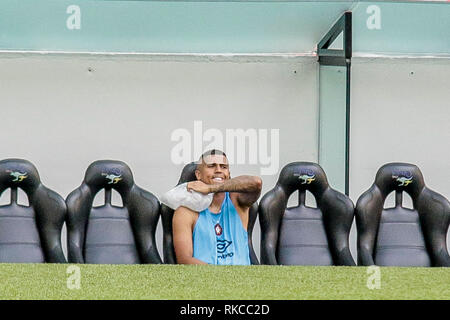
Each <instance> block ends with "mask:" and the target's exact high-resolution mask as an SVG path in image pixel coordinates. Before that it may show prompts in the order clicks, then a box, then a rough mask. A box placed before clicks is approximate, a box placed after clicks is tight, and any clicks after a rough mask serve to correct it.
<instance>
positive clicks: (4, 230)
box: [0, 159, 66, 263]
mask: <svg viewBox="0 0 450 320" xmlns="http://www.w3.org/2000/svg"><path fill="white" fill-rule="evenodd" d="M8 188H10V189H11V203H10V204H8V205H3V206H0V262H9V263H40V262H53V263H58V262H61V263H63V262H66V259H65V257H64V254H63V251H62V246H61V229H62V226H63V223H64V219H65V214H66V206H65V203H64V200H63V199H62V197H61V196H59V195H58V194H56V193H55V192H54V191H52V190H50V189H48V188H46V187H45V186H44V185H43V184H42V183H41V181H40V178H39V174H38V172H37V170H36V168H35V167H34V165H33V164H32V163H31V162H29V161H27V160H22V159H7V160H2V161H0V194H2V193H3V192H4V191H5V190H6V189H8ZM18 188H20V189H22V190H23V191H24V192H25V194H26V195H27V197H28V202H29V206H24V205H20V204H18V203H17V191H18Z"/></svg>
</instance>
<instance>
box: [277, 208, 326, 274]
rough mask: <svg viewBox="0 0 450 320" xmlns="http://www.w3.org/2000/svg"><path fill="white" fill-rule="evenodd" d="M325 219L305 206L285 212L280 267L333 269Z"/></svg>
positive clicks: (279, 242)
mask: <svg viewBox="0 0 450 320" xmlns="http://www.w3.org/2000/svg"><path fill="white" fill-rule="evenodd" d="M322 219H323V216H322V212H321V211H320V210H318V209H314V208H309V207H306V206H304V205H302V206H299V207H294V208H288V209H286V211H285V212H284V215H283V218H282V220H281V226H280V231H279V240H278V248H277V252H278V259H277V260H278V263H279V264H283V265H320V266H330V265H333V258H332V257H331V253H330V250H329V247H328V240H327V235H326V231H325V226H324V224H323V221H322Z"/></svg>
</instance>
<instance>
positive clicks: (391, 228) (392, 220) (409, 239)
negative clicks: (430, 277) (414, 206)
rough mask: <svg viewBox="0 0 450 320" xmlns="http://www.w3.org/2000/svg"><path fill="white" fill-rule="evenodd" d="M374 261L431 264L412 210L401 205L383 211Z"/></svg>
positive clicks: (398, 263) (381, 262)
mask: <svg viewBox="0 0 450 320" xmlns="http://www.w3.org/2000/svg"><path fill="white" fill-rule="evenodd" d="M375 264H377V265H380V266H422V267H429V266H431V261H430V257H429V255H428V252H427V248H426V246H425V239H424V237H423V233H422V228H421V227H420V220H419V214H418V212H417V211H416V210H410V209H407V208H403V207H397V208H390V209H386V210H383V212H382V213H381V219H380V226H379V229H378V235H377V244H376V247H375Z"/></svg>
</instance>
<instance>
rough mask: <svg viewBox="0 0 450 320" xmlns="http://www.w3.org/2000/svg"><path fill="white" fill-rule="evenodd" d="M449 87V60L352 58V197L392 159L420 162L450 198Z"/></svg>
mask: <svg viewBox="0 0 450 320" xmlns="http://www.w3.org/2000/svg"><path fill="white" fill-rule="evenodd" d="M449 86H450V59H434V60H433V59H425V58H421V59H419V58H416V59H392V58H391V59H388V58H353V59H352V85H351V141H350V150H351V154H350V197H351V198H352V200H354V201H355V202H356V200H357V198H358V196H359V195H361V194H362V193H363V192H364V191H365V190H367V189H368V188H369V187H370V186H371V184H372V183H373V181H374V179H375V174H376V172H377V170H378V169H379V168H380V167H381V166H382V165H383V164H385V163H388V162H408V163H413V164H416V165H417V166H418V167H419V168H420V169H421V171H422V173H423V175H424V179H425V183H426V184H427V186H428V187H429V188H431V189H433V190H434V191H436V192H439V193H441V194H442V195H444V196H445V197H446V198H447V199H450V184H449V182H450V90H449ZM393 199H394V198H393V197H391V198H390V199H389V201H387V205H391V206H392V205H393V203H394V202H393ZM408 200H409V201H407V202H409V203H408V205H411V201H410V199H408ZM353 231H354V230H353ZM353 250H354V252H356V250H355V248H353Z"/></svg>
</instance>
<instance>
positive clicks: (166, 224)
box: [161, 162, 259, 264]
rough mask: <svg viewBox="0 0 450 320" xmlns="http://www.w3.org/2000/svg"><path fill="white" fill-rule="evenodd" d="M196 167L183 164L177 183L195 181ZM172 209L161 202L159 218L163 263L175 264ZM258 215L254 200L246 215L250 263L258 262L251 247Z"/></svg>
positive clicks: (192, 164) (195, 165)
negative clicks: (160, 221)
mask: <svg viewBox="0 0 450 320" xmlns="http://www.w3.org/2000/svg"><path fill="white" fill-rule="evenodd" d="M196 168H197V164H196V163H195V162H191V163H189V164H187V165H185V166H184V168H183V170H182V172H181V176H180V179H179V180H178V183H177V185H180V184H182V183H185V182H189V181H196V180H197V177H196V176H195V170H196ZM173 214H174V210H172V209H171V208H169V207H168V206H166V205H165V204H161V219H162V225H163V232H164V235H163V251H164V263H168V264H176V263H177V260H176V256H175V249H174V247H173V234H172V219H173ZM257 216H258V204H257V203H256V202H255V203H254V204H253V206H252V207H250V209H249V216H248V225H247V234H248V247H249V250H250V262H251V264H259V261H258V258H257V257H256V253H255V250H254V249H253V241H252V234H253V227H254V226H255V222H256V218H257Z"/></svg>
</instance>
